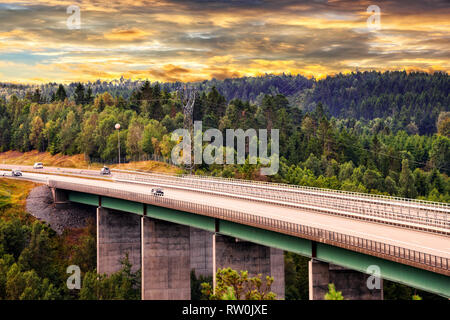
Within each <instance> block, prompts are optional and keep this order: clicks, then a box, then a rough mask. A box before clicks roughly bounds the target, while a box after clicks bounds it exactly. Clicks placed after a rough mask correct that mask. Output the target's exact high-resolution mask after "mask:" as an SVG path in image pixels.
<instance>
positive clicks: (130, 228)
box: [97, 207, 141, 274]
mask: <svg viewBox="0 0 450 320" xmlns="http://www.w3.org/2000/svg"><path fill="white" fill-rule="evenodd" d="M140 222H141V220H140V216H137V215H135V214H132V213H125V212H116V211H113V210H109V209H105V208H102V207H99V208H97V272H98V273H99V274H103V273H106V274H112V273H114V272H117V271H119V270H120V269H121V268H122V265H121V264H120V260H121V259H123V258H124V257H125V254H126V253H128V258H129V261H130V263H131V264H132V271H133V272H135V271H137V270H138V269H140V268H141V223H140Z"/></svg>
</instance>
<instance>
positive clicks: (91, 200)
mask: <svg viewBox="0 0 450 320" xmlns="http://www.w3.org/2000/svg"><path fill="white" fill-rule="evenodd" d="M98 198H99V196H97V195H95V194H89V193H82V192H76V191H69V201H72V202H77V203H82V204H88V205H91V206H96V207H98V201H99V200H98Z"/></svg>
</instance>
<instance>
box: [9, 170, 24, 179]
mask: <svg viewBox="0 0 450 320" xmlns="http://www.w3.org/2000/svg"><path fill="white" fill-rule="evenodd" d="M11 175H12V176H13V177H21V176H22V171H20V170H17V169H13V170H12V171H11Z"/></svg>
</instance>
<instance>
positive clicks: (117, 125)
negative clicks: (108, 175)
mask: <svg viewBox="0 0 450 320" xmlns="http://www.w3.org/2000/svg"><path fill="white" fill-rule="evenodd" d="M115 128H116V130H117V143H118V145H119V167H120V134H119V131H120V124H118V123H116V125H115Z"/></svg>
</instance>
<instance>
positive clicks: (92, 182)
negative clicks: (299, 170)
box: [1, 165, 450, 299]
mask: <svg viewBox="0 0 450 320" xmlns="http://www.w3.org/2000/svg"><path fill="white" fill-rule="evenodd" d="M1 167H2V169H11V168H13V167H14V168H18V169H21V170H22V171H23V172H24V176H23V177H22V178H23V179H27V180H32V181H37V182H41V183H46V184H47V185H48V186H49V187H50V188H51V189H52V191H53V195H54V200H55V203H56V205H60V204H63V203H66V202H75V203H83V204H87V205H91V206H95V207H97V249H98V250H97V270H98V272H100V273H112V272H115V271H117V270H118V269H119V268H120V263H119V259H120V258H122V257H123V256H124V254H125V253H126V252H127V253H129V254H130V260H131V262H132V263H133V265H134V266H135V268H141V270H142V298H143V299H189V298H190V270H191V269H195V271H196V273H197V274H198V275H199V274H202V275H213V274H214V271H215V270H216V269H217V268H222V267H228V266H230V267H232V268H234V269H237V270H248V271H249V273H250V274H257V273H262V274H267V275H272V276H273V277H274V278H275V282H274V285H273V291H274V292H275V293H277V295H278V296H279V297H281V298H282V297H284V261H283V254H282V253H283V251H290V252H294V253H297V254H300V255H302V256H306V257H309V258H311V261H310V263H309V284H310V290H309V291H310V299H323V296H324V294H325V292H327V291H328V290H327V285H328V283H329V282H334V283H335V284H336V287H337V289H338V290H342V291H343V295H344V297H346V298H354V299H382V297H383V292H382V289H377V288H375V289H371V288H368V286H367V280H369V281H370V278H369V276H370V275H371V274H370V273H371V272H372V271H371V270H374V268H375V269H376V270H379V272H380V277H381V278H382V279H387V280H391V281H395V282H398V283H403V284H406V285H409V286H412V287H415V288H418V289H422V290H425V291H428V292H432V293H435V294H438V295H441V296H444V297H447V298H450V268H449V259H450V237H449V235H450V218H449V216H450V205H449V204H444V203H435V202H430V201H419V200H411V199H404V198H397V197H388V196H379V195H368V194H360V193H352V192H344V191H336V190H326V189H318V188H309V187H300V186H292V185H286V184H275V183H264V182H255V181H243V180H237V179H223V178H213V177H199V176H169V175H163V174H144V173H139V172H130V171H124V170H120V171H119V170H113V175H112V176H111V177H100V175H99V172H98V171H93V170H80V169H62V168H60V169H59V168H46V169H44V170H39V171H38V170H33V169H32V168H31V167H26V166H6V165H2V166H1ZM152 187H162V188H163V189H164V192H165V195H164V197H158V196H154V195H151V193H150V190H151V188H152ZM127 213H128V214H127Z"/></svg>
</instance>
